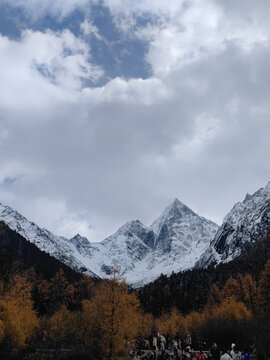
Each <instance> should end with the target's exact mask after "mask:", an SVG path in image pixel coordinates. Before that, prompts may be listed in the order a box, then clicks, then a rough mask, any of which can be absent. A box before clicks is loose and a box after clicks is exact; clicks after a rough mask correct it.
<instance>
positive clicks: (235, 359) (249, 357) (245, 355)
mask: <svg viewBox="0 0 270 360" xmlns="http://www.w3.org/2000/svg"><path fill="white" fill-rule="evenodd" d="M212 354H215V357H214V356H213V360H257V349H256V345H255V344H253V345H252V346H251V347H250V348H249V349H246V350H244V351H240V350H239V348H238V346H236V344H234V343H233V344H232V346H231V349H230V350H227V351H226V350H225V351H222V355H221V356H220V351H219V350H218V347H217V344H213V347H212Z"/></svg>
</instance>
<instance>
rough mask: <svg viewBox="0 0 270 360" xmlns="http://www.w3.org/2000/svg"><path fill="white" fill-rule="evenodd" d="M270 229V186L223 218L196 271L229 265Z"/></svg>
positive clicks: (248, 195) (235, 206) (237, 205)
mask: <svg viewBox="0 0 270 360" xmlns="http://www.w3.org/2000/svg"><path fill="white" fill-rule="evenodd" d="M269 229H270V182H269V183H268V184H267V185H266V187H265V188H261V189H259V190H258V191H256V192H255V193H254V194H253V195H250V194H247V195H246V197H245V199H244V201H243V202H239V203H236V204H235V205H234V207H233V208H232V210H231V211H230V212H229V214H228V215H227V216H226V217H225V218H224V220H223V223H222V225H221V227H220V228H219V230H218V232H217V233H216V236H215V237H214V239H213V241H212V242H211V244H210V246H209V247H208V248H207V250H206V251H205V252H204V253H203V255H202V256H201V258H200V259H199V261H198V262H197V264H196V267H207V266H208V265H211V264H214V265H215V264H218V263H220V262H229V261H231V260H233V259H235V258H236V257H238V256H239V255H241V253H243V252H244V251H245V250H246V249H247V248H248V247H250V246H252V245H254V243H255V242H256V241H257V240H258V239H261V238H262V237H263V236H264V235H265V234H266V232H267V231H268V230H269Z"/></svg>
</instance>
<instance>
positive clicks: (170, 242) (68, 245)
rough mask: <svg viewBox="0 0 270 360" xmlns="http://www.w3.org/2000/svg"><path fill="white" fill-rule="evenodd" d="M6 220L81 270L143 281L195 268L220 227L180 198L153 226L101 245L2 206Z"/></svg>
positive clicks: (137, 227)
mask: <svg viewBox="0 0 270 360" xmlns="http://www.w3.org/2000/svg"><path fill="white" fill-rule="evenodd" d="M0 220H2V221H4V222H5V223H6V224H7V225H8V226H9V227H10V228H11V229H12V230H15V231H16V232H18V233H19V234H21V235H22V236H23V237H25V238H26V239H27V240H28V241H30V242H31V243H34V244H35V245H36V246H37V247H39V248H40V249H41V250H43V251H45V252H47V253H49V254H50V255H52V256H54V257H55V258H57V259H58V260H60V261H61V262H63V263H65V264H67V265H69V266H71V267H72V268H74V269H76V270H78V271H83V272H85V271H86V272H87V273H89V274H92V275H96V276H99V277H102V278H103V277H108V276H110V275H111V273H112V270H113V268H115V267H119V268H120V271H121V274H122V276H123V277H125V278H126V280H127V281H128V282H129V283H131V284H137V285H143V284H145V283H148V282H150V281H152V280H154V279H155V278H157V277H158V276H159V275H160V274H161V273H163V274H171V273H172V272H173V271H174V272H178V271H180V270H184V269H190V268H192V267H193V266H194V265H195V263H196V261H197V260H198V259H199V257H200V255H201V254H202V253H203V252H204V251H205V250H206V249H207V248H208V246H209V244H210V241H211V240H212V239H213V237H214V235H215V233H216V231H217V229H218V226H217V225H216V224H215V223H213V222H211V221H209V220H207V219H205V218H203V217H200V216H199V215H197V214H196V213H195V212H193V211H192V210H191V209H190V208H188V207H187V206H186V205H184V204H183V203H181V202H180V201H179V200H177V199H176V200H175V201H174V202H173V203H172V204H171V205H170V206H168V207H167V208H166V209H165V211H164V212H163V213H162V215H161V216H160V217H159V218H158V219H157V220H155V221H154V223H153V224H152V225H151V226H150V227H147V226H145V225H143V224H142V223H141V222H140V221H138V220H136V221H130V222H128V223H126V224H125V225H123V226H122V227H121V228H119V229H118V230H117V232H116V233H115V234H113V235H111V236H109V237H108V238H106V239H105V240H103V241H102V242H100V243H91V242H89V241H88V239H87V238H85V237H82V236H80V235H79V234H77V235H76V236H74V237H73V238H71V239H67V238H65V237H61V236H56V235H54V234H52V233H51V232H49V231H48V230H46V229H41V228H39V227H38V226H37V225H36V224H34V223H32V222H30V221H28V220H27V219H26V218H25V217H23V216H22V215H20V214H19V213H18V212H17V211H14V210H13V209H12V208H10V207H8V206H4V205H2V204H0Z"/></svg>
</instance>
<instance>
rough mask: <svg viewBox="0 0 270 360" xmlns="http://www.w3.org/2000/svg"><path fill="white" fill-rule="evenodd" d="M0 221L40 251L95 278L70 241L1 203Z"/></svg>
mask: <svg viewBox="0 0 270 360" xmlns="http://www.w3.org/2000/svg"><path fill="white" fill-rule="evenodd" d="M0 221H3V222H4V223H5V224H6V225H8V226H9V228H10V229H12V230H15V231H16V232H17V233H18V234H20V235H22V236H23V237H24V238H25V239H26V240H28V241H30V242H31V243H33V244H35V245H36V246H37V247H38V248H39V249H40V250H42V251H45V252H46V253H48V254H50V255H52V256H53V257H55V258H56V259H58V260H59V261H61V262H62V263H64V264H66V265H68V266H70V267H72V268H73V269H75V270H77V271H86V270H88V273H89V274H90V275H92V276H95V274H93V273H92V272H91V270H90V269H86V268H85V266H84V264H83V263H81V262H80V261H79V260H78V259H77V258H76V257H75V256H74V254H73V251H72V249H71V247H70V245H69V240H67V239H66V238H64V237H62V236H56V235H54V234H53V233H51V232H50V231H48V230H46V229H41V228H40V227H38V226H37V225H36V224H35V223H33V222H31V221H29V220H27V219H26V218H25V217H24V216H22V215H21V214H20V213H18V212H17V211H15V210H13V209H12V208H11V207H9V206H5V205H3V204H1V203H0Z"/></svg>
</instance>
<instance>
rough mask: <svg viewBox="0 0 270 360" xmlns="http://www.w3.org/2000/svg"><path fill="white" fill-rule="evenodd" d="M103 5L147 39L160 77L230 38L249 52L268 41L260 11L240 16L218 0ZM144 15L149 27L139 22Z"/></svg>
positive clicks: (110, 0)
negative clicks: (255, 46)
mask: <svg viewBox="0 0 270 360" xmlns="http://www.w3.org/2000/svg"><path fill="white" fill-rule="evenodd" d="M105 4H106V5H107V6H108V7H109V9H110V11H111V13H112V15H113V16H114V20H115V23H116V24H117V25H118V26H119V28H120V29H122V31H125V32H130V33H131V34H133V36H134V35H136V36H137V37H138V38H140V39H142V40H145V41H146V42H148V43H149V51H148V54H147V56H146V60H147V61H148V63H149V64H150V65H151V67H152V70H153V72H154V74H155V76H158V77H163V76H166V74H168V73H170V72H171V71H174V70H176V69H178V68H180V67H182V66H186V65H187V64H189V63H191V62H194V61H197V60H200V59H202V58H204V57H207V56H211V55H214V54H217V53H220V52H222V51H223V50H224V49H225V48H226V46H227V44H228V43H230V42H234V43H236V44H237V46H239V47H241V48H243V49H246V50H248V49H250V48H251V47H253V46H254V45H256V44H258V43H260V42H266V41H269V30H270V29H269V22H268V19H267V17H264V15H263V14H262V13H259V14H258V12H257V11H254V12H253V11H250V13H249V14H248V15H247V14H244V16H241V15H242V14H241V13H238V12H236V11H230V12H229V11H228V9H227V8H226V7H225V5H223V4H222V2H219V1H216V0H206V1H205V0H199V1H198V0H196V1H195V0H192V1H189V2H185V1H179V0H172V1H170V2H169V3H168V2H164V1H159V0H156V1H154V2H153V1H136V2H134V1H126V0H105ZM249 5H250V7H253V6H255V3H254V5H253V4H251V3H250V4H249ZM228 7H229V6H228ZM228 12H229V14H228ZM142 18H144V19H148V20H149V21H148V25H147V26H145V25H140V19H142Z"/></svg>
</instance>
